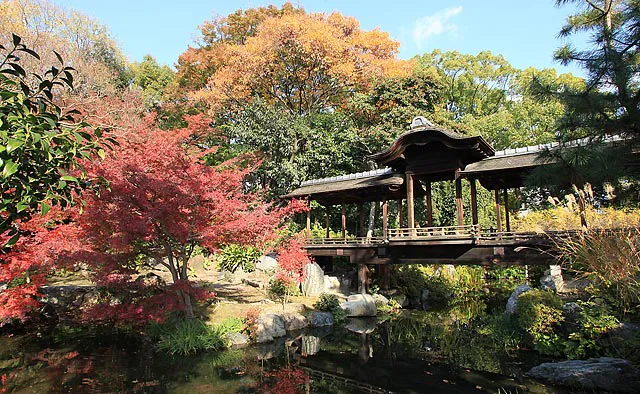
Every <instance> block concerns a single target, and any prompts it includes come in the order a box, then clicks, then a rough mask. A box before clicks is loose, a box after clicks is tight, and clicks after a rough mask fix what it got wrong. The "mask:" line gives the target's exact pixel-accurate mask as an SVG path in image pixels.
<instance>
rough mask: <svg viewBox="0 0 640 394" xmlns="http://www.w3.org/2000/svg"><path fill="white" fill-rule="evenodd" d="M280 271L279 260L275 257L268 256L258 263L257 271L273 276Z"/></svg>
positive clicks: (260, 259) (261, 258)
mask: <svg viewBox="0 0 640 394" xmlns="http://www.w3.org/2000/svg"><path fill="white" fill-rule="evenodd" d="M277 269H278V260H276V258H275V255H269V254H268V255H266V256H262V257H260V258H259V259H258V262H257V263H256V270H257V271H262V272H266V273H270V274H273V273H275V272H276V270H277Z"/></svg>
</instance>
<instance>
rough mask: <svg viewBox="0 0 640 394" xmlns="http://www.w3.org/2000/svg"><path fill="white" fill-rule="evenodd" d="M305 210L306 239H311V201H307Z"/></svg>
mask: <svg viewBox="0 0 640 394" xmlns="http://www.w3.org/2000/svg"><path fill="white" fill-rule="evenodd" d="M307 208H309V210H308V211H307V238H311V200H309V202H308V205H307Z"/></svg>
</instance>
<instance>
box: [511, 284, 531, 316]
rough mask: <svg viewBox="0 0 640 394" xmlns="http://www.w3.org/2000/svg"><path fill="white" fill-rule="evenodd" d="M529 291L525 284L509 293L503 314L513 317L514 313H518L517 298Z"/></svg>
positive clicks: (529, 287) (529, 288)
mask: <svg viewBox="0 0 640 394" xmlns="http://www.w3.org/2000/svg"><path fill="white" fill-rule="evenodd" d="M530 290H531V286H529V285H527V284H525V285H520V286H518V287H516V289H515V290H514V291H513V293H511V296H509V299H508V300H507V308H506V309H505V313H507V314H508V315H513V314H514V313H516V312H517V311H518V297H520V296H521V295H522V294H524V293H526V292H527V291H530Z"/></svg>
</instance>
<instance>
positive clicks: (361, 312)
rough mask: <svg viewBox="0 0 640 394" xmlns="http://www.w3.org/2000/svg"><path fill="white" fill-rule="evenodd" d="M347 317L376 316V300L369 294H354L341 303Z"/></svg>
mask: <svg viewBox="0 0 640 394" xmlns="http://www.w3.org/2000/svg"><path fill="white" fill-rule="evenodd" d="M340 308H342V310H343V311H344V313H345V315H346V316H347V317H362V316H376V314H377V310H376V302H375V301H374V300H373V297H372V296H370V295H369V294H354V295H350V296H349V298H347V301H346V302H343V303H342V304H340Z"/></svg>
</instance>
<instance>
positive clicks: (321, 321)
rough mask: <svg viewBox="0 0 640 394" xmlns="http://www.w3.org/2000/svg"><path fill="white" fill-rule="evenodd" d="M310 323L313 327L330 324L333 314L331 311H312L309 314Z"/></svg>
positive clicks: (331, 323)
mask: <svg viewBox="0 0 640 394" xmlns="http://www.w3.org/2000/svg"><path fill="white" fill-rule="evenodd" d="M311 325H312V326H314V327H324V326H332V325H333V315H332V314H331V312H313V314H311Z"/></svg>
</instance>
